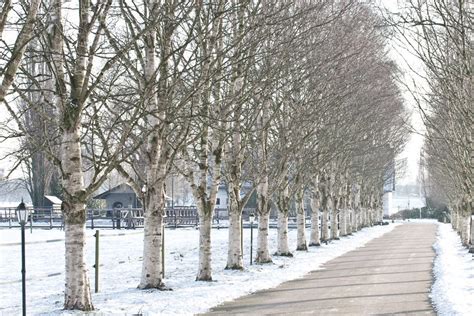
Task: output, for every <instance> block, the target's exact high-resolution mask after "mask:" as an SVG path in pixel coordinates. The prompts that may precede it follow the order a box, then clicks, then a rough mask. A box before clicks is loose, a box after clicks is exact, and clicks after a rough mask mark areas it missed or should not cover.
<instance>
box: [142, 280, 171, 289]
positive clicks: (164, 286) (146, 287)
mask: <svg viewBox="0 0 474 316" xmlns="http://www.w3.org/2000/svg"><path fill="white" fill-rule="evenodd" d="M137 288H138V289H140V290H150V289H154V290H159V291H173V289H172V288H170V287H167V286H166V285H165V284H164V283H163V282H160V284H158V285H153V284H147V285H144V286H142V285H139V286H137Z"/></svg>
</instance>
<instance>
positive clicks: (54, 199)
mask: <svg viewBox="0 0 474 316" xmlns="http://www.w3.org/2000/svg"><path fill="white" fill-rule="evenodd" d="M44 197H45V198H46V199H47V200H48V201H50V202H51V203H53V204H62V203H63V201H61V200H60V199H59V198H58V197H57V196H54V195H45V196H44Z"/></svg>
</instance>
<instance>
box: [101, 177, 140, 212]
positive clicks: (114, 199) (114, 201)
mask: <svg viewBox="0 0 474 316" xmlns="http://www.w3.org/2000/svg"><path fill="white" fill-rule="evenodd" d="M93 199H94V200H105V202H106V207H105V208H107V209H114V208H129V207H132V208H141V207H142V204H141V203H140V201H139V199H138V197H137V195H136V194H135V191H133V189H132V187H131V186H130V185H128V184H126V183H122V184H120V185H118V186H116V187H113V188H112V189H110V190H107V191H105V192H102V193H101V194H99V195H96V196H94V198H93Z"/></svg>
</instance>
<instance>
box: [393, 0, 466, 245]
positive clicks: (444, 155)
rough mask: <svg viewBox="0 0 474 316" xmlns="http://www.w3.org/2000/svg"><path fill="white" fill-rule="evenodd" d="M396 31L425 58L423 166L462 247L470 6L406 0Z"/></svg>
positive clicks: (421, 99) (435, 0) (421, 102)
mask: <svg viewBox="0 0 474 316" xmlns="http://www.w3.org/2000/svg"><path fill="white" fill-rule="evenodd" d="M407 4H408V5H407V8H406V10H405V11H403V12H402V15H401V16H400V18H399V20H398V21H396V22H398V25H401V26H400V28H399V30H400V32H399V33H400V35H403V36H404V37H405V38H406V39H407V40H406V42H408V43H413V40H415V41H416V43H417V45H413V47H412V51H413V52H414V53H415V54H416V55H417V57H418V58H419V59H420V60H421V61H422V62H423V64H424V66H425V67H424V68H425V72H426V77H425V78H424V79H426V81H425V85H426V91H427V93H426V94H424V95H421V96H417V98H416V99H417V102H418V106H419V109H420V112H421V114H422V117H423V120H424V123H425V125H426V141H425V145H424V152H423V157H422V158H423V161H422V163H423V165H424V167H426V171H427V173H428V174H427V180H426V184H427V185H428V186H429V187H430V189H429V193H428V194H429V195H436V196H433V198H437V199H443V198H444V199H445V201H446V204H448V206H449V209H450V211H451V220H452V224H453V228H454V229H455V230H456V231H458V232H459V234H460V236H461V240H462V242H463V244H464V245H466V246H469V245H470V244H471V245H472V244H473V241H472V235H470V231H471V230H472V228H471V227H470V226H471V215H473V214H474V208H473V196H474V193H473V192H474V191H473V184H474V144H473V137H474V124H473V123H474V108H473V91H474V86H473V53H474V46H473V25H474V21H473V13H474V12H473V10H474V7H473V4H472V2H470V1H463V0H459V1H444V0H443V1H442V0H432V1H426V2H418V1H407Z"/></svg>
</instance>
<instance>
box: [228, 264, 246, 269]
mask: <svg viewBox="0 0 474 316" xmlns="http://www.w3.org/2000/svg"><path fill="white" fill-rule="evenodd" d="M224 269H225V270H243V269H244V267H243V266H241V265H238V264H234V265H231V266H229V265H226V266H225V268H224Z"/></svg>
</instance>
